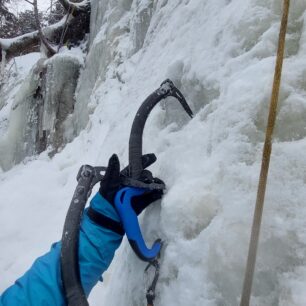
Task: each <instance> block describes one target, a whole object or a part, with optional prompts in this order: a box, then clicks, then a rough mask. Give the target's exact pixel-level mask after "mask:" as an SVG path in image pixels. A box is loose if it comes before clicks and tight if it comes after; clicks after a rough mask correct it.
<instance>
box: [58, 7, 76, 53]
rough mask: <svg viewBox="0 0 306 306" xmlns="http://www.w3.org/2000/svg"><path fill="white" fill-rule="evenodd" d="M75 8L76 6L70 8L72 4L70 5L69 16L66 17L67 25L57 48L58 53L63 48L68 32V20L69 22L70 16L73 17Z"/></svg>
mask: <svg viewBox="0 0 306 306" xmlns="http://www.w3.org/2000/svg"><path fill="white" fill-rule="evenodd" d="M74 8H75V7H74V6H70V4H69V9H68V14H67V16H66V20H65V24H64V27H63V30H62V33H61V38H60V42H59V44H58V47H57V52H59V50H60V48H61V47H62V46H63V43H64V38H65V36H66V33H67V30H68V20H69V18H70V16H72V15H73V13H74Z"/></svg>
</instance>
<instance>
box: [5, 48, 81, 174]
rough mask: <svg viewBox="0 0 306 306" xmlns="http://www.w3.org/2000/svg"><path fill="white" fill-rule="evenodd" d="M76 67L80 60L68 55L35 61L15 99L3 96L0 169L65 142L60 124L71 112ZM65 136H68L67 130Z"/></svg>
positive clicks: (76, 75)
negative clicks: (7, 109)
mask: <svg viewBox="0 0 306 306" xmlns="http://www.w3.org/2000/svg"><path fill="white" fill-rule="evenodd" d="M80 67H81V62H80V58H79V57H77V56H73V55H69V54H68V55H67V54H65V55H56V56H54V57H52V58H51V59H50V60H46V59H43V58H42V59H39V60H38V62H37V63H36V64H35V65H34V66H33V68H32V69H31V71H30V73H29V75H28V76H27V77H26V78H25V80H24V82H23V83H22V85H21V87H20V89H19V90H18V91H17V92H16V94H15V96H13V97H10V95H5V94H4V99H5V100H6V101H9V102H8V105H6V108H10V111H9V116H7V117H6V120H5V122H7V127H6V130H4V129H2V131H1V134H0V166H1V167H2V169H4V170H7V169H9V168H11V167H12V166H14V165H15V164H18V163H19V162H21V161H23V160H24V159H25V158H26V157H31V156H33V155H35V154H39V153H41V152H43V151H45V150H46V149H47V148H48V147H49V151H50V153H52V154H54V153H55V152H58V151H59V150H60V149H61V147H62V145H63V144H64V143H65V141H66V139H65V138H64V136H63V135H64V122H65V120H66V118H67V117H68V115H69V114H71V113H72V112H73V109H74V103H75V98H74V93H75V89H76V85H77V80H78V77H79V71H80ZM15 84H16V82H15ZM11 87H12V86H11ZM8 88H10V86H8ZM10 101H12V102H13V103H10ZM65 134H69V129H68V128H67V129H65Z"/></svg>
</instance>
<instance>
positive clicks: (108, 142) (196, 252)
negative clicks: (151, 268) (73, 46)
mask: <svg viewBox="0 0 306 306" xmlns="http://www.w3.org/2000/svg"><path fill="white" fill-rule="evenodd" d="M91 4H92V15H91V33H90V38H89V42H88V44H89V52H88V54H87V56H86V59H85V64H84V68H82V69H81V71H80V76H79V78H78V81H77V84H74V85H73V86H76V91H75V104H74V107H73V110H72V109H70V108H69V107H70V106H67V107H68V108H69V110H68V111H67V114H68V115H67V118H65V119H64V123H63V125H62V127H63V129H64V131H63V133H62V135H63V136H62V137H63V138H64V140H63V142H64V143H65V142H67V141H71V142H69V143H68V144H67V145H66V146H65V147H64V148H62V150H61V151H60V152H59V153H58V154H55V155H54V156H53V157H52V158H50V157H49V156H48V154H47V152H46V151H44V152H42V153H41V154H40V155H37V156H36V157H35V158H32V159H31V161H28V162H27V163H25V164H19V165H17V166H14V167H13V168H12V169H11V170H9V171H6V172H1V173H0V182H1V184H0V194H1V196H2V198H1V204H0V224H1V234H0V248H1V254H0V272H1V276H2V277H1V282H0V288H1V289H2V290H3V289H5V288H6V287H7V286H8V285H10V284H11V283H13V282H14V280H15V279H16V278H17V277H18V276H20V275H21V274H22V273H23V272H24V271H25V270H26V269H27V268H28V267H29V266H30V265H31V263H32V262H33V260H34V259H35V258H36V257H38V256H39V255H41V254H42V253H43V252H46V251H47V250H48V249H49V247H50V245H51V243H52V242H53V241H56V240H58V239H59V238H60V235H61V230H62V226H63V222H64V217H65V214H66V211H67V208H68V205H69V203H70V199H71V197H72V193H73V190H74V188H75V186H76V180H75V176H76V174H77V171H78V168H79V167H80V166H81V165H82V164H91V165H106V163H107V161H108V158H109V157H110V155H111V154H112V153H114V152H116V153H117V154H118V156H119V159H120V161H121V166H122V167H123V166H125V165H126V164H127V161H128V158H127V157H128V137H129V131H130V128H131V124H132V120H133V117H134V115H135V112H136V110H137V108H138V106H139V105H140V103H141V102H142V101H143V100H144V98H145V97H146V96H147V95H148V94H149V93H151V92H152V90H154V89H156V88H157V87H158V86H159V84H160V83H161V81H163V80H164V79H165V78H168V77H169V78H171V79H172V80H173V81H174V82H175V84H176V86H177V87H178V88H179V89H180V90H181V91H182V92H183V94H184V95H185V97H186V99H187V101H188V102H189V104H190V105H191V107H192V109H193V111H194V112H195V114H196V115H195V118H194V119H192V120H191V121H190V120H189V119H188V117H187V116H186V115H185V114H184V113H183V112H181V110H180V109H178V108H177V107H176V106H177V104H176V103H173V102H172V101H171V99H169V100H167V101H166V102H165V103H164V105H163V106H162V107H159V108H156V109H155V110H154V112H153V113H152V115H151V117H150V118H149V120H148V122H147V124H146V128H145V133H144V151H145V153H149V152H154V153H155V154H156V155H157V158H158V159H157V162H156V163H155V164H154V165H153V166H152V167H151V170H152V171H153V172H154V174H155V175H156V176H158V177H160V178H162V179H163V180H164V181H165V182H166V185H167V193H166V195H165V196H164V197H163V199H162V201H161V203H156V204H155V205H154V206H153V207H150V208H149V209H148V210H147V211H146V212H145V213H144V214H143V215H142V216H141V218H140V219H141V223H142V228H143V230H144V236H145V239H146V241H148V242H149V243H152V242H153V241H154V240H155V239H156V238H158V237H161V238H162V239H163V240H164V241H165V247H164V250H163V253H162V258H161V275H160V280H159V282H158V285H157V298H156V302H155V304H156V306H166V305H167V306H168V305H176V306H180V305H181V306H183V305H184V306H185V305H203V306H221V305H233V306H234V305H238V303H239V299H240V294H241V289H242V281H243V273H244V269H245V263H246V255H247V248H248V243H249V237H250V228H251V219H252V216H253V209H254V204H255V198H256V190H257V183H258V176H259V170H260V163H261V153H262V147H263V140H264V132H265V125H266V120H267V112H268V103H269V98H270V93H271V84H272V79H273V71H274V64H275V54H276V48H277V38H278V31H279V25H280V16H281V4H282V1H281V0H272V1H263V0H235V1H230V0H205V1H203V0H171V1H168V0H156V1H153V0H145V1H141V0H117V1H110V0H104V1H101V0H91ZM67 52H68V51H67ZM305 52H306V1H305V0H295V1H292V4H291V11H290V16H289V24H288V35H287V46H286V55H285V61H284V67H283V79H282V86H281V93H280V106H279V109H278V117H277V126H276V130H275V138H274V144H273V151H272V157H271V164H270V173H269V179H268V186H267V193H266V204H265V210H264V218H263V225H262V226H263V227H262V231H261V237H260V246H259V253H258V258H257V265H256V274H255V280H254V287H253V292H252V304H251V305H254V306H255V305H258V306H259V305H260V306H271V305H273V306H276V305H280V306H288V305H289V306H302V305H306V294H305V292H306V291H305V288H306V206H305V198H306V188H305V183H306V168H305V154H304V152H305V151H306V121H305V118H306V56H305ZM62 56H65V52H63V55H62ZM67 57H68V55H67ZM53 60H54V61H56V58H54V59H53ZM59 65H62V64H61V63H59ZM77 65H81V62H78V64H77ZM33 69H35V68H33ZM73 69H74V68H73ZM75 69H76V68H75ZM76 70H77V69H76ZM76 70H73V71H76ZM75 73H76V75H78V73H77V72H75ZM62 78H63V79H65V76H64V75H63V76H62ZM75 79H77V76H76V77H75ZM32 82H33V78H32V79H31V81H30V80H29V78H27V79H26V80H25V81H24V83H23V84H22V85H21V86H22V88H25V87H26V88H27V89H26V91H27V92H28V91H29V90H30V89H31V88H32V85H33V84H32ZM55 82H58V84H54V87H52V86H51V87H50V95H55V94H56V92H55V91H54V88H58V86H60V84H59V83H62V79H56V80H55ZM75 82H76V81H75ZM36 88H37V87H36ZM20 90H25V89H20ZM71 90H72V89H71ZM70 94H71V93H70ZM70 94H69V95H70ZM14 99H15V100H14V101H15V102H14V103H17V104H18V102H16V101H19V100H18V97H15V98H14ZM16 99H17V100H16ZM12 101H13V98H12ZM50 101H53V100H52V99H51V100H50ZM12 103H13V102H12ZM17 104H14V105H17ZM19 105H20V106H19V112H20V116H24V114H25V111H26V110H25V107H26V104H25V103H24V102H23V103H21V104H19ZM50 105H51V104H50ZM11 106H12V108H13V109H14V106H13V105H11ZM21 108H22V109H21ZM17 109H18V108H16V110H17ZM4 111H5V112H6V117H5V118H6V119H7V118H8V116H7V114H8V112H9V111H8V107H4V108H2V110H1V111H0V131H5V133H7V131H9V130H11V129H12V130H14V131H16V129H15V128H14V127H13V126H11V124H13V125H16V126H17V124H18V126H20V124H21V121H19V119H15V120H16V121H13V122H12V123H11V122H8V121H7V120H8V119H7V120H4V119H3V120H2V118H4V115H3V113H1V112H4ZM11 112H13V110H11ZM46 114H48V116H53V114H54V112H53V110H46ZM16 118H17V117H16ZM49 118H50V117H49ZM14 122H16V123H14ZM50 122H51V121H49V120H46V121H45V123H44V124H45V126H46V128H48V129H52V126H51V125H52V124H53V123H50ZM52 122H53V121H52ZM50 124H51V125H50ZM2 127H3V129H2ZM20 129H23V130H25V127H24V125H22V126H20V127H19V128H18V129H17V130H19V131H20ZM3 133H4V132H3ZM14 133H15V132H14ZM6 135H7V134H6ZM31 137H34V136H33V135H31V134H30V133H29V138H31ZM7 141H8V143H9V142H10V140H9V139H7ZM12 145H13V144H10V146H12ZM14 145H15V144H14ZM7 146H8V147H9V145H7ZM8 147H6V148H8ZM1 149H2V147H0V151H1ZM29 149H30V148H29ZM7 150H8V149H7ZM1 162H2V161H1ZM144 268H145V264H144V263H143V262H141V261H139V259H138V258H137V257H136V256H135V254H134V253H133V252H132V250H131V249H130V246H129V244H128V243H127V241H126V240H124V242H123V245H122V246H121V247H120V249H119V251H118V252H117V253H116V256H115V259H114V261H113V263H112V265H111V267H110V269H109V270H108V271H107V272H106V273H105V274H104V275H103V279H104V281H103V283H100V284H99V285H98V286H96V288H95V290H94V291H93V293H92V294H91V296H90V299H89V300H90V305H97V306H98V305H105V306H107V305H131V306H132V305H133V306H140V305H145V288H144V283H143V270H144Z"/></svg>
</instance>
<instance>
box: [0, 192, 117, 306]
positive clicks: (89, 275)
mask: <svg viewBox="0 0 306 306" xmlns="http://www.w3.org/2000/svg"><path fill="white" fill-rule="evenodd" d="M90 205H91V207H92V208H94V209H95V210H96V211H98V212H99V213H101V214H104V215H106V216H107V217H109V218H111V219H113V220H115V221H119V217H118V215H117V212H116V211H115V209H114V208H113V206H112V205H110V204H109V203H108V202H107V201H106V200H105V199H104V198H103V197H102V196H101V195H100V194H99V193H97V194H96V195H95V196H94V198H93V199H92V200H91V204H90ZM121 241H122V236H121V235H119V234H117V233H114V232H112V231H111V230H108V229H105V228H103V227H100V226H99V225H96V224H95V223H93V222H92V221H91V220H90V219H89V217H88V216H87V214H86V211H85V213H84V216H83V219H82V223H81V230H80V241H79V263H80V274H81V281H82V285H83V288H84V291H85V293H86V295H87V296H88V295H89V293H90V291H91V289H92V288H93V287H94V286H95V285H96V283H97V282H98V280H99V279H100V278H101V275H102V273H103V272H104V271H105V270H106V269H107V268H108V266H109V265H110V263H111V261H112V259H113V257H114V254H115V251H116V249H117V248H118V247H119V245H120V243H121ZM60 250H61V242H57V243H55V244H53V245H52V247H51V250H50V251H49V252H48V253H47V254H45V255H43V256H41V257H39V258H38V259H36V261H35V262H34V264H33V265H32V267H31V268H30V270H28V271H27V272H26V273H25V274H24V275H23V276H22V277H21V278H19V279H18V280H17V281H16V282H15V284H14V285H12V286H11V287H9V288H8V289H7V290H6V291H5V292H4V293H3V294H2V295H1V296H0V305H1V306H8V305H9V306H17V305H18V306H36V305H37V306H38V305H39V306H49V305H50V306H51V305H52V306H57V305H66V303H65V300H64V296H63V289H62V282H61V271H60Z"/></svg>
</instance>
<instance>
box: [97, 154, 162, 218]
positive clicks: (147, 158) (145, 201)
mask: <svg viewBox="0 0 306 306" xmlns="http://www.w3.org/2000/svg"><path fill="white" fill-rule="evenodd" d="M155 161H156V156H155V154H153V153H151V154H146V155H143V156H142V165H143V169H145V168H147V167H149V166H150V165H152V164H153V163H154V162H155ZM127 174H128V167H126V168H124V169H123V170H122V171H121V172H120V164H119V159H118V156H117V155H116V154H113V155H112V156H111V158H110V159H109V162H108V167H107V170H106V172H105V175H104V177H103V179H102V180H101V183H100V189H99V193H100V194H101V195H102V196H103V197H104V198H105V199H106V200H107V201H108V202H109V203H110V204H112V205H113V206H114V198H115V195H116V193H117V192H118V191H119V190H120V189H121V188H123V187H124V186H122V185H121V180H120V178H121V177H123V176H127ZM141 178H142V180H143V181H144V182H145V181H147V180H148V181H153V182H155V183H163V181H162V180H160V179H159V178H154V177H153V175H152V173H151V172H150V171H149V170H143V172H142V174H141ZM162 195H163V191H162V190H148V191H146V192H145V193H143V194H142V195H140V196H135V197H133V198H132V208H133V209H134V211H135V213H136V214H137V215H139V214H140V213H141V212H142V211H143V210H144V209H145V208H146V207H148V206H149V205H150V204H151V203H153V202H155V201H156V200H159V199H161V197H162Z"/></svg>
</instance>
